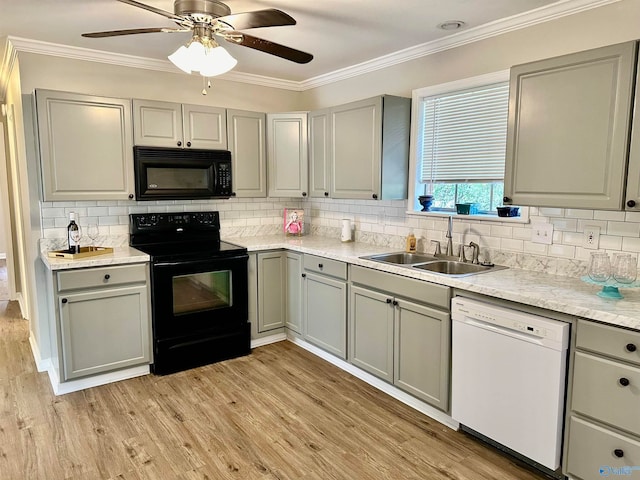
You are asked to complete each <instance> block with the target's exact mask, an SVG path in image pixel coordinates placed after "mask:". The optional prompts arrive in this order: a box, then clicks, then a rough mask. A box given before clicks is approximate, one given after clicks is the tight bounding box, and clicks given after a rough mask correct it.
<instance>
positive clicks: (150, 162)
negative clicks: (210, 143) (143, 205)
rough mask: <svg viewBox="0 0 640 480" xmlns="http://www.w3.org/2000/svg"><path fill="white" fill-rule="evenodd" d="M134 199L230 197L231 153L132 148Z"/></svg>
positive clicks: (222, 151)
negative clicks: (134, 184)
mask: <svg viewBox="0 0 640 480" xmlns="http://www.w3.org/2000/svg"><path fill="white" fill-rule="evenodd" d="M133 163H134V171H135V183H136V200H193V199H203V198H229V197H230V196H231V194H232V193H231V152H229V151H227V150H197V149H191V148H161V147H138V146H136V147H133Z"/></svg>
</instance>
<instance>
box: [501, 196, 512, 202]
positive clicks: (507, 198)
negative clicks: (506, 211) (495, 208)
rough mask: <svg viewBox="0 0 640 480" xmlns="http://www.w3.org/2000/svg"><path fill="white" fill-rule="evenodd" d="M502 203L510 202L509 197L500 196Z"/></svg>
mask: <svg viewBox="0 0 640 480" xmlns="http://www.w3.org/2000/svg"><path fill="white" fill-rule="evenodd" d="M502 202H503V203H511V197H502Z"/></svg>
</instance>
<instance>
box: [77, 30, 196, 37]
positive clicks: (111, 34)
mask: <svg viewBox="0 0 640 480" xmlns="http://www.w3.org/2000/svg"><path fill="white" fill-rule="evenodd" d="M190 31H191V30H189V29H180V28H164V27H157V28H129V29H127V30H110V31H107V32H92V33H83V34H82V36H83V37H87V38H104V37H117V36H120V35H135V34H137V33H158V32H163V33H174V32H190Z"/></svg>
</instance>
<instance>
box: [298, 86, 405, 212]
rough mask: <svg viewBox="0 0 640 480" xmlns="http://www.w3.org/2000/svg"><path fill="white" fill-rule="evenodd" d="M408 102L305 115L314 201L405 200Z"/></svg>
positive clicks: (384, 100) (387, 99) (365, 103)
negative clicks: (324, 198)
mask: <svg viewBox="0 0 640 480" xmlns="http://www.w3.org/2000/svg"><path fill="white" fill-rule="evenodd" d="M410 117H411V99H409V98H403V97H395V96H391V95H381V96H377V97H373V98H368V99H365V100H360V101H357V102H351V103H347V104H344V105H340V106H337V107H332V108H328V109H324V110H317V111H313V112H311V113H309V172H310V189H309V190H310V193H311V196H312V197H331V198H345V199H366V200H371V199H374V200H401V199H406V198H407V181H408V174H409V173H408V172H409V134H410V121H411V120H410Z"/></svg>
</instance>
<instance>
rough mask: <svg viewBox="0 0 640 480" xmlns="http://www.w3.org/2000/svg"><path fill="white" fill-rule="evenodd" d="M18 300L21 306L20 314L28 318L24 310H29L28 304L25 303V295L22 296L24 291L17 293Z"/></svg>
mask: <svg viewBox="0 0 640 480" xmlns="http://www.w3.org/2000/svg"><path fill="white" fill-rule="evenodd" d="M16 300H17V301H18V306H19V307H20V316H21V317H22V318H27V317H26V316H25V314H24V312H26V311H27V306H26V305H25V303H24V297H23V296H22V292H17V293H16Z"/></svg>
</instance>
